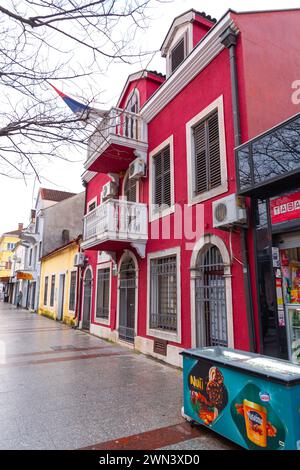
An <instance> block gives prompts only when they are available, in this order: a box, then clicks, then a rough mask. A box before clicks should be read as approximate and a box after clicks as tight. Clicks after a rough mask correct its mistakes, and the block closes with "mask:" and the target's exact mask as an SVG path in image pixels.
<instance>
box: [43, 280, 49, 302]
mask: <svg viewBox="0 0 300 470" xmlns="http://www.w3.org/2000/svg"><path fill="white" fill-rule="evenodd" d="M47 298H48V276H47V277H45V285H44V305H47Z"/></svg>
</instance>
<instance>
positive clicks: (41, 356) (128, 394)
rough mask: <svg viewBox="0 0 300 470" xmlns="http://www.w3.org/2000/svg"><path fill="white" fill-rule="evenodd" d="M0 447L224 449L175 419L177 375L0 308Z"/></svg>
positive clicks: (72, 332)
mask: <svg viewBox="0 0 300 470" xmlns="http://www.w3.org/2000/svg"><path fill="white" fill-rule="evenodd" d="M0 322H1V326H0V449H79V448H85V447H88V448H95V449H149V450H150V449H157V448H168V449H187V450H188V449H229V448H233V445H232V444H230V443H229V442H228V441H225V440H224V439H221V438H217V437H216V436H215V435H213V434H212V433H210V432H208V431H206V430H205V429H199V428H197V429H195V428H191V427H190V425H189V424H187V423H185V422H184V421H183V419H182V418H181V415H180V410H181V404H182V383H181V371H180V370H177V369H175V368H172V367H169V366H167V365H164V364H162V363H160V362H158V361H154V360H152V359H150V358H147V357H145V356H143V355H141V354H137V353H135V352H133V351H132V350H130V349H127V348H125V347H122V346H120V345H116V344H112V343H109V342H106V341H103V340H100V339H98V338H95V337H93V336H91V335H89V334H87V333H84V332H82V331H78V330H74V329H71V328H69V327H67V326H65V325H63V324H61V323H59V322H55V321H52V320H49V319H47V318H45V317H42V316H39V315H36V314H31V313H28V312H27V311H24V310H17V309H16V308H15V307H12V306H11V305H9V306H7V304H4V303H2V302H1V303H0Z"/></svg>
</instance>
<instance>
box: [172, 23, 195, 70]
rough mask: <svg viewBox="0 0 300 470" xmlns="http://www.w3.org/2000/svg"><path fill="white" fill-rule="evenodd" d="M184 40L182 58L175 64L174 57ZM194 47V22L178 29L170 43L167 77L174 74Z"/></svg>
mask: <svg viewBox="0 0 300 470" xmlns="http://www.w3.org/2000/svg"><path fill="white" fill-rule="evenodd" d="M182 41H183V50H182V54H183V56H182V60H180V61H178V64H177V65H175V66H174V64H173V59H174V52H175V51H176V49H178V47H180V44H181V43H182ZM192 49H193V26H192V23H189V24H187V25H186V26H184V25H183V27H181V28H180V29H179V30H178V31H176V33H175V35H174V37H173V38H172V41H171V43H170V45H169V50H168V53H167V57H166V59H167V62H166V73H167V77H169V76H170V75H172V74H173V73H174V72H175V71H176V70H177V69H178V67H180V65H181V64H182V62H183V61H184V60H185V59H186V57H187V56H188V55H189V54H190V52H191V51H192ZM178 52H179V51H178Z"/></svg>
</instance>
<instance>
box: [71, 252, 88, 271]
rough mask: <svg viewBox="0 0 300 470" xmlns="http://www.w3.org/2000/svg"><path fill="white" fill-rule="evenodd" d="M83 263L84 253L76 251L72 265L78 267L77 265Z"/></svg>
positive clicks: (80, 265)
mask: <svg viewBox="0 0 300 470" xmlns="http://www.w3.org/2000/svg"><path fill="white" fill-rule="evenodd" d="M84 264H85V256H84V253H80V252H79V253H76V255H75V256H74V266H75V267H77V268H79V267H83V266H84Z"/></svg>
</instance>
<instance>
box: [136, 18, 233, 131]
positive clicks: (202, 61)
mask: <svg viewBox="0 0 300 470" xmlns="http://www.w3.org/2000/svg"><path fill="white" fill-rule="evenodd" d="M229 26H231V27H232V29H233V30H235V31H238V29H237V27H236V25H235V24H234V21H233V19H232V17H231V12H230V11H228V12H227V14H226V15H224V16H223V18H221V20H220V21H219V22H218V23H216V24H215V26H213V27H212V28H211V29H210V30H209V31H208V33H207V34H206V36H205V37H204V38H203V40H202V41H200V42H199V44H198V45H197V46H196V47H195V48H194V49H193V51H192V52H191V53H190V54H189V55H188V57H187V58H186V59H185V60H184V61H183V62H182V64H181V65H180V66H179V67H178V69H177V70H176V71H175V72H174V73H173V74H172V75H171V76H170V77H169V78H168V79H167V80H166V81H165V82H164V83H163V84H162V85H161V86H160V88H158V90H157V91H156V92H155V93H154V94H153V95H152V96H151V98H149V100H148V101H147V102H146V103H145V104H144V106H143V107H142V109H141V112H140V114H141V116H142V117H143V118H144V119H145V120H146V122H147V123H149V122H150V121H151V120H152V119H153V118H154V117H155V116H156V115H157V114H158V113H159V112H160V111H161V110H162V109H163V108H164V107H165V106H166V105H167V104H168V103H169V102H170V101H171V100H172V99H173V98H174V97H175V96H176V95H177V94H178V93H180V91H181V90H182V89H183V88H184V87H185V86H186V85H187V84H188V83H189V82H190V81H191V80H193V78H195V77H196V76H197V75H198V74H199V73H200V72H201V70H203V69H204V68H205V67H206V66H207V65H208V64H209V63H210V62H211V61H212V60H213V59H214V58H215V57H216V56H217V55H218V54H219V53H220V52H221V51H222V50H223V49H224V45H223V44H222V43H221V40H220V35H221V34H222V33H223V31H225V30H226V29H227V28H228V27H229Z"/></svg>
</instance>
